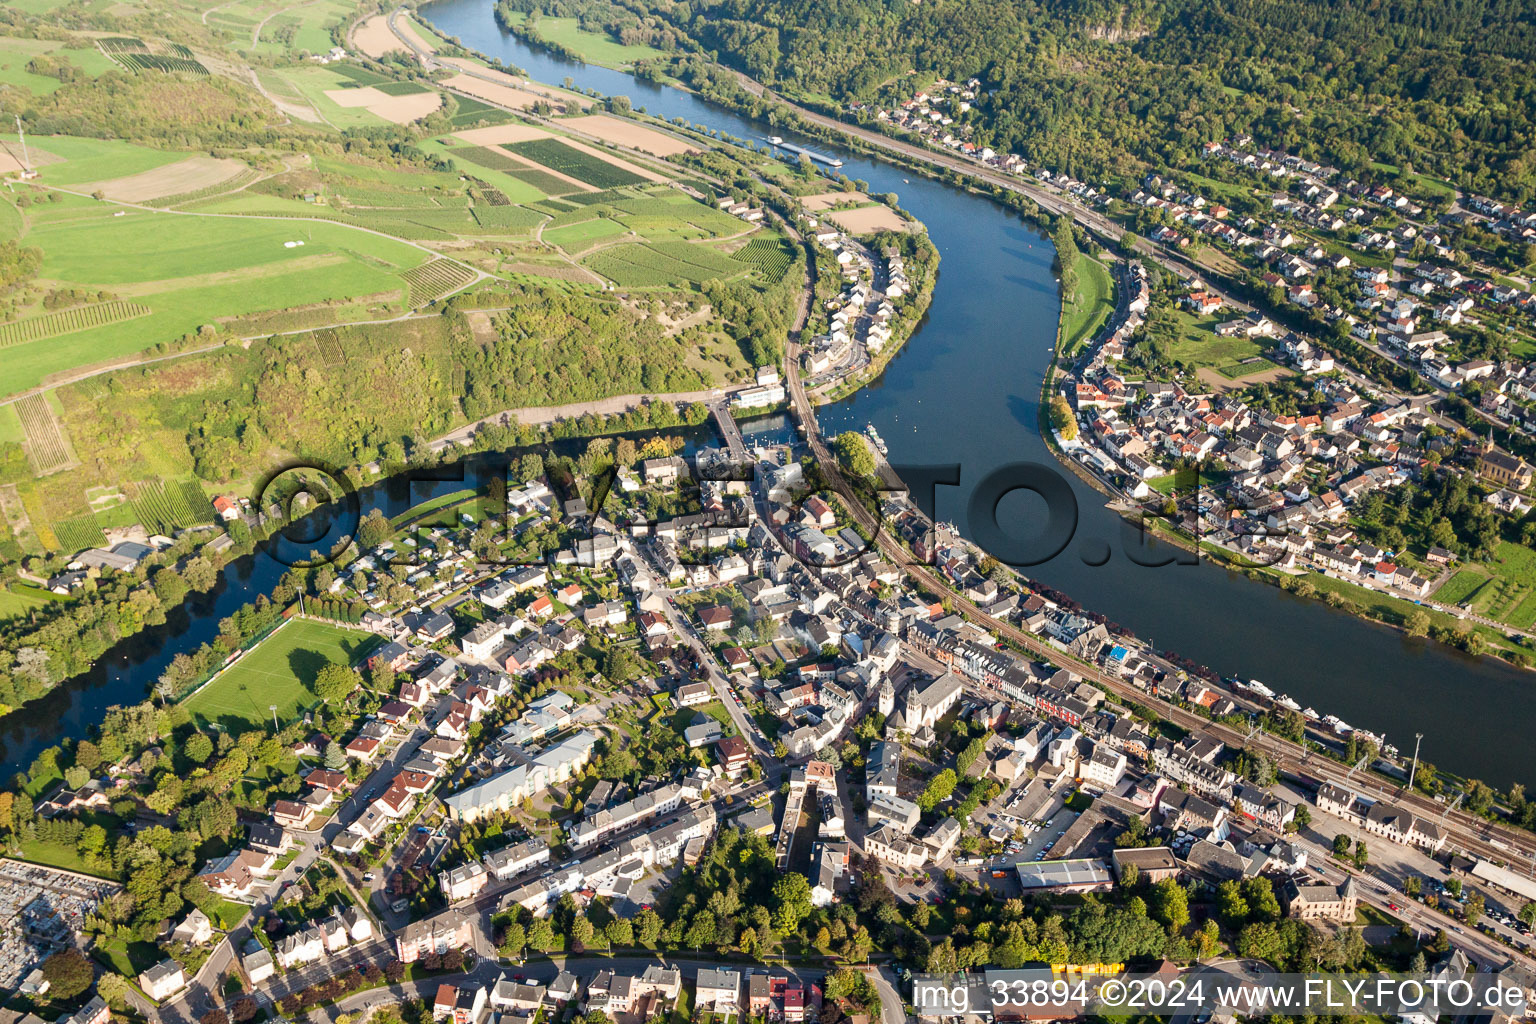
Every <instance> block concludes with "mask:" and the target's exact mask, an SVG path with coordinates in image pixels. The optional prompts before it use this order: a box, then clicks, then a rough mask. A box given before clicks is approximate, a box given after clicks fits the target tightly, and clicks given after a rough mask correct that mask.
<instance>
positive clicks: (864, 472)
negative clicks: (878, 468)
mask: <svg viewBox="0 0 1536 1024" xmlns="http://www.w3.org/2000/svg"><path fill="white" fill-rule="evenodd" d="M832 449H833V451H835V452H836V453H837V461H838V463H839V464H840V465H841V466H842V467H843V468H844V469H846V470H847V471H848V472H849V473H850V474H852V475H853V476H855V477H862V478H868V477H872V476H874V475H875V456H874V454H873V453H871V452H870V450H869V442H868V441H866V440H864V438H863V436H862V435H860V434H858V433H856V432H854V431H852V430H845V431H843V432H842V433H841V434H839V435H837V439H836V440H834V441H833V442H832Z"/></svg>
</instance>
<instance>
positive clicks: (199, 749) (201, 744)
mask: <svg viewBox="0 0 1536 1024" xmlns="http://www.w3.org/2000/svg"><path fill="white" fill-rule="evenodd" d="M181 749H182V753H184V754H186V755H187V759H188V760H190V761H192V762H193V763H194V764H204V763H206V762H207V760H208V759H209V758H210V757H212V756H213V740H211V739H209V738H208V736H207V735H206V734H204V733H200V732H195V733H193V734H192V735H191V736H189V737H187V742H186V745H185V746H183V747H182V748H181Z"/></svg>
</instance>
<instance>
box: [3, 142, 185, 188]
mask: <svg viewBox="0 0 1536 1024" xmlns="http://www.w3.org/2000/svg"><path fill="white" fill-rule="evenodd" d="M0 141H4V143H5V145H6V146H7V147H9V148H10V149H11V150H13V151H15V152H20V144H19V140H18V139H17V137H16V134H15V132H12V133H10V134H9V135H7V134H5V133H0ZM27 148H28V149H29V151H30V152H31V154H32V162H33V165H34V166H35V167H36V168H37V170H38V178H39V180H41V181H43V182H46V183H47V184H49V185H64V186H73V185H79V184H82V183H85V182H91V181H103V180H106V179H110V178H121V177H126V176H128V175H130V174H138V173H140V172H142V171H149V170H153V169H154V168H156V167H163V166H165V165H166V164H171V163H175V162H177V161H178V160H185V159H186V158H187V157H188V155H189V154H187V153H178V152H174V151H170V150H161V149H150V148H149V147H147V146H136V145H134V144H133V143H131V142H120V141H118V140H116V139H85V138H80V137H78V136H73V135H43V136H28V137H27Z"/></svg>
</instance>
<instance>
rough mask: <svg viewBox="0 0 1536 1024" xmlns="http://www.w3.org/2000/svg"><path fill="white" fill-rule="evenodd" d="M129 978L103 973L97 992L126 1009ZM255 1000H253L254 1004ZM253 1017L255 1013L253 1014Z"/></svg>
mask: <svg viewBox="0 0 1536 1024" xmlns="http://www.w3.org/2000/svg"><path fill="white" fill-rule="evenodd" d="M128 991H129V988H128V979H127V978H124V977H123V976H122V975H121V974H113V973H111V972H110V971H108V972H107V973H105V974H103V975H102V976H101V979H100V980H99V981H97V982H96V994H97V995H99V996H101V998H103V999H105V1000H106V1001H107V1005H108V1006H110V1007H112V1008H113V1009H115V1010H122V1009H126V1008H127V1006H128ZM254 1002H255V1000H252V1003H253V1004H254ZM251 1016H252V1017H254V1016H255V1013H252V1014H251ZM235 1019H236V1020H240V1021H246V1020H250V1019H251V1018H250V1017H239V1016H237V1017H236V1018H235Z"/></svg>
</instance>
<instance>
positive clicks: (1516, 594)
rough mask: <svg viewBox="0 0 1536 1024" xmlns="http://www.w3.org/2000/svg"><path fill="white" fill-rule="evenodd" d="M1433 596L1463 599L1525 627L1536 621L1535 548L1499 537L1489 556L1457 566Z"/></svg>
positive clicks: (1482, 612)
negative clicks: (1479, 560)
mask: <svg viewBox="0 0 1536 1024" xmlns="http://www.w3.org/2000/svg"><path fill="white" fill-rule="evenodd" d="M1434 599H1435V600H1436V601H1439V602H1440V603H1442V604H1462V603H1463V602H1465V603H1467V604H1468V605H1469V607H1470V608H1471V610H1472V611H1473V612H1475V613H1477V614H1478V615H1482V616H1486V617H1487V618H1490V619H1495V620H1497V621H1499V622H1507V623H1509V624H1510V625H1511V626H1514V627H1516V628H1518V629H1528V628H1530V627H1531V626H1532V625H1533V624H1536V551H1532V550H1531V549H1530V548H1527V547H1525V546H1523V545H1520V544H1514V543H1511V542H1509V541H1501V542H1500V543H1499V546H1498V547H1497V548H1495V549H1494V555H1493V558H1492V559H1490V560H1489V561H1487V562H1482V563H1477V564H1474V565H1469V566H1467V567H1465V568H1463V569H1460V570H1458V571H1457V573H1456V575H1454V576H1452V577H1451V578H1450V579H1449V580H1447V581H1446V583H1445V585H1444V586H1442V587H1441V588H1440V589H1439V590H1437V591H1435V593H1434Z"/></svg>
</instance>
